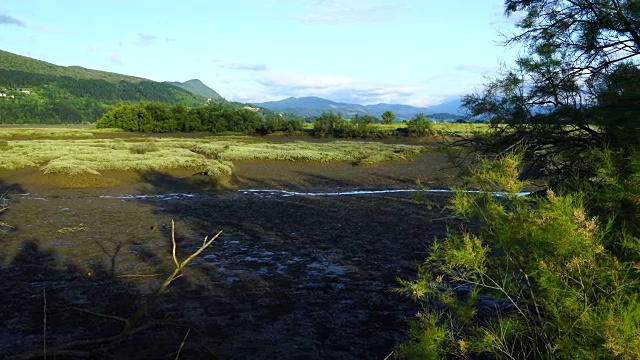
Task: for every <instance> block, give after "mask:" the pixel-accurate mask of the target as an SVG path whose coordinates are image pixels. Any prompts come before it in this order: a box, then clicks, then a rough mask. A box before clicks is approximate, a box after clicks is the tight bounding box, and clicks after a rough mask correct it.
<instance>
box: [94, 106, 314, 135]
mask: <svg viewBox="0 0 640 360" xmlns="http://www.w3.org/2000/svg"><path fill="white" fill-rule="evenodd" d="M96 127H97V128H118V129H122V130H125V131H136V132H157V133H166V132H191V131H209V132H212V133H216V134H221V133H227V132H236V133H241V134H255V133H263V134H269V133H271V132H276V131H287V132H289V133H290V134H294V133H296V132H298V131H300V130H301V129H302V122H301V121H300V120H299V119H297V118H295V117H291V116H284V115H283V116H281V115H278V114H270V115H267V116H265V115H263V114H262V113H261V112H260V111H256V110H255V109H249V108H244V107H243V108H240V107H237V106H234V105H230V104H228V103H225V102H213V103H210V104H208V105H207V106H201V107H195V108H187V107H185V106H184V105H182V104H176V105H171V106H169V105H168V104H166V103H157V102H142V103H138V104H124V105H120V106H118V107H116V108H114V109H112V110H110V111H109V112H107V113H106V114H105V115H104V116H103V117H102V118H101V119H100V120H98V122H97V124H96Z"/></svg>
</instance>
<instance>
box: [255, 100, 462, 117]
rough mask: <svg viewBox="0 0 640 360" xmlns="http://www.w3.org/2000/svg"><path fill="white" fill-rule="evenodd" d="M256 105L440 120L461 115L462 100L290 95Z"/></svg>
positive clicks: (298, 111)
mask: <svg viewBox="0 0 640 360" xmlns="http://www.w3.org/2000/svg"><path fill="white" fill-rule="evenodd" d="M255 105H257V106H260V107H263V108H266V109H269V110H271V111H276V112H285V113H291V114H294V115H299V116H306V117H313V116H319V115H321V114H322V113H323V112H330V111H332V112H334V113H340V114H342V115H343V116H347V117H350V116H353V115H356V114H357V115H372V116H375V117H378V118H380V117H381V116H382V113H383V112H385V111H387V110H391V111H393V112H394V113H395V114H396V117H397V118H398V119H399V120H402V119H410V118H412V117H413V116H415V115H416V114H419V113H424V114H427V116H428V115H430V114H436V113H437V117H434V118H436V119H438V120H453V119H458V118H460V117H461V116H460V115H458V114H459V113H460V111H459V109H458V108H459V105H460V102H459V100H457V101H456V100H455V99H452V100H450V101H449V102H445V103H443V104H441V105H436V106H433V107H426V108H424V107H415V106H409V105H399V104H376V105H359V104H349V103H339V102H335V101H331V100H327V99H322V98H318V97H301V98H294V97H290V98H287V99H284V100H280V101H269V102H264V103H256V104H255ZM444 109H447V110H449V111H443V110H444Z"/></svg>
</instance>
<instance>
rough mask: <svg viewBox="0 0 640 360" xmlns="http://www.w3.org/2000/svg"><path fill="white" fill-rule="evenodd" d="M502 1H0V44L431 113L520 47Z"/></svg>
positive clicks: (254, 91)
mask: <svg viewBox="0 0 640 360" xmlns="http://www.w3.org/2000/svg"><path fill="white" fill-rule="evenodd" d="M503 4H504V0H447V1H442V0H234V1H212V0H184V1H171V2H170V1H166V0H153V1H150V0H129V1H122V0H111V1H101V2H97V1H86V0H82V1H77V0H3V1H2V3H0V49H2V50H5V51H9V52H13V53H17V54H20V55H25V56H29V57H33V58H36V59H39V60H43V61H47V62H50V63H54V64H57V65H64V66H70V65H79V66H83V67H86V68H90V69H97V70H103V71H110V72H116V73H121V74H126V75H133V76H138V77H143V78H147V79H151V80H155V81H187V80H190V79H200V80H201V81H202V82H204V83H205V84H207V85H208V86H209V87H211V88H213V89H214V90H216V91H217V92H218V93H220V94H221V95H222V96H223V97H225V98H226V99H227V100H233V101H240V102H247V103H254V102H264V101H273V100H281V99H284V98H287V97H290V96H294V97H302V96H318V97H323V98H326V99H330V100H334V101H341V102H352V103H360V104H376V103H396V104H407V105H414V106H431V105H437V104H438V103H440V102H442V101H444V100H446V99H448V98H450V97H455V96H458V95H462V94H465V93H469V92H471V91H474V90H477V89H479V88H481V86H482V84H483V83H486V82H487V78H488V77H491V76H492V75H494V74H495V73H496V71H497V70H498V67H499V64H500V63H501V62H504V63H507V64H508V63H511V62H513V59H514V58H515V56H516V49H513V48H505V47H503V46H502V45H501V44H500V43H501V41H502V40H503V37H502V36H501V34H505V33H506V34H509V33H510V32H513V29H514V27H513V23H514V19H513V18H507V17H505V16H504V13H503Z"/></svg>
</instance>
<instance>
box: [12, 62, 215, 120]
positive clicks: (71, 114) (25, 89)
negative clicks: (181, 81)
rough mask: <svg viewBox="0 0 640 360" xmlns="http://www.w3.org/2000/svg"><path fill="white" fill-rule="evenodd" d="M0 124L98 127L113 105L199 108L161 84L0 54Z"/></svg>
mask: <svg viewBox="0 0 640 360" xmlns="http://www.w3.org/2000/svg"><path fill="white" fill-rule="evenodd" d="M0 92H1V93H4V94H6V95H7V96H3V97H0V123H80V122H84V121H96V120H98V118H100V116H102V114H104V113H105V112H106V111H107V110H108V109H109V108H110V107H111V106H112V105H114V104H118V103H122V102H138V101H142V100H148V101H163V102H167V103H183V104H185V105H198V104H203V103H204V99H203V98H202V97H200V96H196V95H193V94H191V93H190V92H189V91H187V90H185V89H182V88H179V87H176V86H173V85H169V84H164V83H160V82H155V81H151V80H147V79H143V78H138V77H133V76H126V75H121V74H116V73H110V72H105V71H97V70H91V69H85V68H82V67H79V66H69V67H65V66H58V65H55V64H50V63H47V62H44V61H40V60H36V59H32V58H29V57H26V56H20V55H16V54H12V53H9V52H6V51H2V50H0Z"/></svg>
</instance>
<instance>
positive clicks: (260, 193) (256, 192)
mask: <svg viewBox="0 0 640 360" xmlns="http://www.w3.org/2000/svg"><path fill="white" fill-rule="evenodd" d="M464 192H465V193H469V194H486V193H488V192H486V191H480V190H465V191H464ZM236 193H238V194H242V195H248V196H257V197H263V198H274V197H292V196H307V197H333V196H361V195H381V194H400V193H439V194H453V193H454V190H450V189H386V190H351V191H337V192H306V191H288V190H275V189H272V190H271V189H267V190H260V189H247V190H237V191H236ZM491 194H492V195H493V196H495V197H507V196H509V193H506V192H491ZM530 194H531V193H530V192H528V191H522V192H519V193H516V194H515V195H516V197H522V196H527V195H530ZM85 197H93V198H101V199H119V200H153V199H155V200H162V201H169V200H177V199H190V198H196V197H197V198H204V197H211V198H214V197H215V196H214V195H213V194H207V193H170V194H154V195H129V194H123V195H96V196H85ZM20 198H22V199H26V200H40V201H47V200H48V199H47V198H44V197H39V196H35V195H32V194H30V193H27V194H20Z"/></svg>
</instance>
